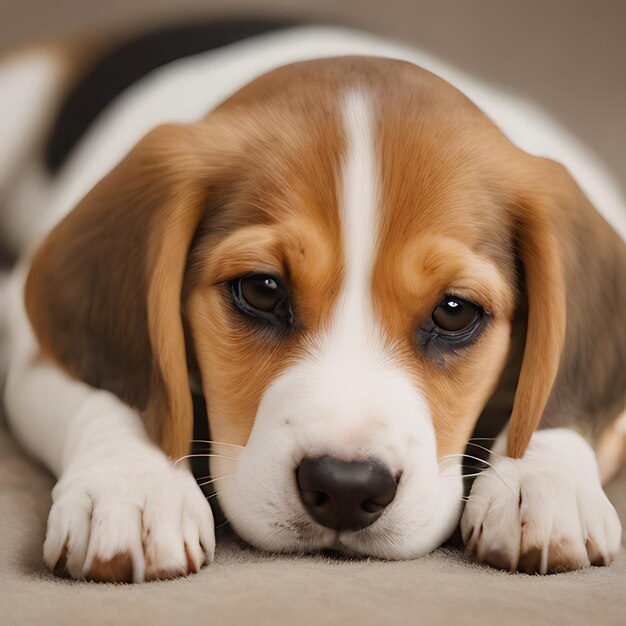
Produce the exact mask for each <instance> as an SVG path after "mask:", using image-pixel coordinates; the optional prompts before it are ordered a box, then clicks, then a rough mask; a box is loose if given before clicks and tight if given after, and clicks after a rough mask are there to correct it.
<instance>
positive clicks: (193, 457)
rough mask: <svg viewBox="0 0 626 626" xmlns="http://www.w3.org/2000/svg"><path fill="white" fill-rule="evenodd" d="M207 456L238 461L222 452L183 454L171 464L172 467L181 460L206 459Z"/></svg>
mask: <svg viewBox="0 0 626 626" xmlns="http://www.w3.org/2000/svg"><path fill="white" fill-rule="evenodd" d="M208 457H217V458H219V459H227V460H228V461H238V460H239V459H235V458H234V457H232V456H224V455H223V454H185V456H181V457H180V458H179V459H176V461H174V463H173V464H172V467H176V466H177V465H178V464H179V463H180V462H181V461H184V460H185V459H196V458H203V459H206V458H208Z"/></svg>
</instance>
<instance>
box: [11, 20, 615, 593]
mask: <svg viewBox="0 0 626 626" xmlns="http://www.w3.org/2000/svg"><path fill="white" fill-rule="evenodd" d="M237 24H238V23H237V22H236V21H235V22H229V23H228V25H225V23H221V24H217V25H216V24H212V25H210V26H207V27H206V28H212V29H213V30H212V31H211V32H213V36H214V37H215V36H217V35H219V36H220V37H222V39H220V42H219V45H213V44H212V43H211V41H212V40H211V37H208V36H207V34H206V32H204V35H203V36H202V37H200V38H199V41H200V42H201V43H200V44H198V46H199V47H195V48H194V46H196V43H197V41H198V37H195V38H194V36H192V35H193V33H194V32H196V31H194V30H193V28H199V27H193V28H191V30H185V29H184V28H181V29H179V30H178V31H176V32H178V34H179V35H181V33H182V35H181V36H180V37H178V39H176V38H175V37H174V38H173V39H172V38H171V34H172V32H173V31H169V34H168V31H162V32H161V33H160V34H159V33H153V34H151V35H150V37H153V38H156V41H161V42H162V45H157V46H155V45H152V48H150V47H149V46H147V48H149V49H150V50H152V52H151V54H152V55H153V56H154V55H155V54H156V52H155V50H157V51H160V52H159V53H162V52H163V51H167V54H166V57H168V58H165V59H163V58H159V59H156V60H155V59H154V58H152V57H151V56H150V54H148V55H147V61H146V63H147V65H145V64H144V66H142V67H143V69H142V70H141V72H140V74H141V75H140V76H131V77H130V78H129V76H128V75H127V70H129V68H133V67H136V66H137V64H136V63H135V64H133V63H132V62H130V61H129V59H128V58H126V57H125V55H130V56H132V55H135V56H136V57H138V56H141V54H144V53H145V49H146V46H144V47H143V48H142V45H140V44H141V42H143V43H144V44H145V42H146V41H147V40H150V41H152V43H153V44H154V41H155V39H150V37H148V38H147V39H146V38H144V39H142V38H141V37H139V38H136V39H132V40H129V41H126V42H124V43H120V42H117V43H116V44H115V45H113V44H112V43H111V44H107V45H104V44H102V42H100V44H99V46H94V47H95V48H97V53H96V52H94V51H93V49H92V48H89V47H87V48H81V47H80V46H77V45H75V44H72V45H70V44H64V43H60V44H59V43H55V44H50V45H47V46H43V47H38V48H32V49H30V50H22V51H17V52H15V53H13V54H12V55H9V56H8V57H7V58H5V60H4V63H3V65H2V69H1V70H0V90H2V93H4V94H5V95H4V96H3V97H2V98H0V101H1V102H3V103H4V104H3V105H2V106H3V111H4V109H6V111H4V112H3V114H2V116H1V118H0V125H1V126H2V130H3V136H4V137H5V138H6V141H5V145H4V147H3V148H0V150H2V151H3V155H4V156H3V159H4V161H3V162H5V163H6V164H7V166H6V167H3V172H2V175H3V178H2V179H1V180H2V188H1V190H2V199H3V220H4V224H3V229H4V233H3V234H4V239H5V244H6V245H10V246H12V247H13V249H14V250H16V251H18V252H20V253H21V255H22V256H21V260H20V262H19V263H18V264H17V265H16V267H15V269H14V270H13V272H12V276H11V279H10V281H9V286H8V288H7V293H6V298H7V302H8V308H7V311H8V314H7V323H8V329H9V332H8V337H9V346H8V351H9V352H8V354H9V361H8V376H7V382H6V389H5V395H4V402H5V408H6V413H7V416H8V420H9V424H10V427H11V429H12V431H13V433H14V434H15V436H16V437H17V439H18V440H19V442H20V443H21V444H22V445H23V446H24V448H25V449H26V450H27V451H28V452H29V453H31V454H32V455H33V457H35V458H36V459H38V460H40V461H41V462H43V463H44V464H45V465H46V466H47V467H48V468H50V470H51V471H52V472H53V473H54V474H55V476H56V477H57V479H58V482H57V484H56V486H55V487H54V490H53V494H52V496H53V504H52V509H51V511H50V515H49V519H48V526H47V533H46V539H45V543H44V547H43V550H44V557H45V562H46V563H47V565H48V566H49V567H50V568H51V569H52V570H54V571H56V572H59V573H63V574H68V575H69V576H71V577H73V578H77V579H87V580H93V581H134V582H142V581H148V580H154V579H162V578H171V577H175V576H181V575H186V574H189V573H191V572H197V571H198V570H199V569H200V568H201V567H202V566H204V565H205V564H207V563H210V562H211V561H212V560H213V557H214V549H215V534H214V522H213V516H212V511H211V508H210V506H209V504H208V503H207V500H206V498H205V496H204V495H203V493H202V491H201V490H200V489H199V488H198V485H197V482H196V481H195V480H194V477H193V475H192V473H191V471H190V469H189V466H188V457H189V456H190V449H191V444H192V440H193V439H194V432H193V406H192V392H194V393H197V394H201V395H202V397H203V398H204V402H205V404H206V410H207V415H208V421H209V427H210V433H211V439H210V440H206V441H204V442H201V443H203V444H204V445H205V447H204V448H203V450H204V452H206V454H207V456H208V458H209V460H210V476H211V478H210V482H212V484H213V485H214V487H215V492H216V494H217V499H218V500H219V504H220V507H221V509H222V510H223V512H224V514H225V516H226V518H227V519H228V520H229V522H230V524H231V525H232V527H233V528H234V530H235V531H236V533H237V534H238V535H239V536H240V537H241V538H242V539H244V540H245V541H247V542H248V543H250V544H252V545H253V546H255V547H257V548H260V549H263V550H269V551H276V552H297V553H302V552H309V551H318V550H324V549H333V550H338V551H340V552H344V553H347V554H352V555H365V556H370V557H378V558H383V559H412V558H416V557H419V556H420V555H423V554H426V553H428V552H430V551H432V550H433V549H435V548H437V547H438V546H440V545H441V544H442V543H443V542H445V541H446V540H447V539H448V538H449V536H450V535H451V534H452V533H453V531H454V530H455V528H456V527H457V525H458V524H459V523H460V529H461V533H462V538H463V541H464V543H465V545H466V550H467V552H468V553H469V554H470V555H472V556H473V557H474V558H475V559H476V560H478V561H480V562H483V563H487V564H490V565H492V566H494V567H497V568H501V569H505V570H509V571H511V572H515V571H519V572H527V573H542V574H545V573H551V572H560V571H567V570H575V569H579V568H584V567H588V566H590V565H607V564H609V563H610V562H611V560H612V559H613V558H614V556H615V554H616V553H617V551H618V550H619V546H620V542H621V525H620V521H619V519H618V516H617V514H616V512H615V510H614V508H613V507H612V505H611V504H610V502H609V500H608V499H607V497H606V495H605V493H604V491H603V489H602V483H603V482H605V481H606V480H608V479H609V478H610V476H612V475H613V474H614V473H615V471H617V469H618V468H619V467H620V466H621V464H622V463H623V461H624V441H625V437H624V433H625V430H624V424H625V421H626V418H625V417H624V378H625V376H626V374H625V369H624V368H625V365H624V364H625V362H626V337H625V328H624V323H623V321H624V314H625V312H626V281H624V276H626V246H625V245H624V243H623V239H622V237H623V233H624V213H623V211H624V204H623V199H622V198H621V196H620V194H619V191H618V190H617V187H616V185H615V183H613V181H612V180H611V179H610V177H609V175H608V174H607V173H606V171H605V170H604V168H603V167H602V166H601V165H599V164H598V163H597V161H596V160H595V158H594V157H593V156H592V155H590V153H589V152H588V151H587V150H586V149H585V148H584V147H582V146H581V145H580V144H579V143H578V142H577V141H576V140H575V139H573V138H572V137H571V136H570V135H568V134H567V133H566V132H565V131H563V130H561V129H560V128H559V127H558V126H557V125H555V124H554V123H553V122H552V121H550V120H549V119H548V118H546V116H545V115H544V114H542V113H541V112H540V111H538V110H537V109H535V108H534V107H533V106H532V105H530V104H527V103H525V102H524V101H521V100H520V99H518V98H515V97H512V96H507V95H505V94H502V93H500V92H499V91H497V90H494V89H493V88H490V87H488V86H485V85H482V84H480V83H478V82H476V81H474V80H473V79H471V78H469V77H467V76H465V75H464V74H462V73H460V72H458V71H456V70H454V69H452V68H448V67H446V66H445V65H443V64H442V63H440V62H438V61H437V60H435V59H432V58H430V57H429V56H428V55H426V54H424V53H422V52H419V51H417V50H414V49H410V48H406V47H402V46H400V45H397V44H394V43H392V42H389V41H385V40H383V39H380V38H377V37H374V36H372V35H368V34H364V33H359V32H354V31H350V30H346V29H342V28H336V27H329V26H298V25H282V26H281V25H267V24H265V25H262V26H261V27H257V26H251V25H250V23H248V24H247V26H246V27H244V26H242V23H239V26H240V27H241V29H240V34H239V35H237V34H233V33H235V32H236V31H237V28H234V26H237ZM227 26H228V27H227ZM246 29H247V30H246ZM237 32H239V31H237ZM216 33H217V35H216ZM224 33H230V34H229V35H228V37H227V38H226V40H225V39H224V37H223V35H224ZM196 34H197V33H196ZM167 36H170V39H167ZM159 37H165V38H164V39H161V40H159ZM176 42H178V43H180V44H181V46H182V48H180V49H179V48H177V45H178V43H176ZM181 42H182V43H181ZM190 42H191V43H190ZM193 42H196V43H193ZM87 49H89V52H86V51H85V52H83V53H80V50H87ZM142 50H143V52H141V51H142ZM140 52H141V54H140ZM157 56H158V55H157ZM172 57H179V58H172ZM131 60H132V59H131ZM144 60H145V59H144ZM79 61H80V62H79ZM79 69H80V71H79ZM132 71H134V70H132ZM107 72H108V73H107ZM131 73H132V72H131ZM131 79H132V80H131ZM107 81H109V82H107ZM116 81H117V82H116ZM107 85H108V86H107ZM94 101H95V102H94ZM55 111H56V112H57V114H56V118H54V117H53V114H54V112H55ZM566 168H567V169H566ZM598 210H599V211H602V213H603V215H604V217H603V216H602V215H601V214H600V213H598ZM620 235H621V236H620ZM481 415H482V417H481ZM489 416H491V417H494V416H495V418H497V419H496V420H495V423H496V424H497V428H498V429H499V434H498V432H496V434H497V439H496V441H495V442H494V444H493V446H491V445H490V444H488V442H486V441H483V440H482V439H478V438H472V434H473V433H474V434H475V428H476V425H477V422H478V421H479V417H481V422H482V420H483V419H487V417H489ZM481 441H482V443H481ZM483 448H484V449H489V448H491V452H490V455H489V459H488V461H485V463H484V464H482V463H480V462H478V463H477V465H475V466H474V468H477V469H476V471H475V473H476V474H477V476H475V480H474V482H473V484H472V485H471V491H470V493H469V497H468V498H464V479H465V477H466V476H467V475H468V474H470V473H471V472H472V470H471V468H469V466H468V461H469V462H471V460H472V458H473V457H480V456H481V455H480V452H481V450H483ZM468 470H469V471H468ZM207 482H209V481H207ZM466 499H467V502H466V503H465V500H466Z"/></svg>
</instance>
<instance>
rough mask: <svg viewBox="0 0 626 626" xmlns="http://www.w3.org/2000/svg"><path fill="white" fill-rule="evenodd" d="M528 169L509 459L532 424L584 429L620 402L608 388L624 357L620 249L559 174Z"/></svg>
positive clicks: (624, 257)
mask: <svg viewBox="0 0 626 626" xmlns="http://www.w3.org/2000/svg"><path fill="white" fill-rule="evenodd" d="M529 162H530V167H529V169H528V170H527V174H528V176H525V177H523V178H524V180H523V181H522V185H523V189H522V190H521V191H520V192H519V194H518V201H517V202H516V203H515V208H514V215H513V219H514V223H515V224H516V227H517V236H518V252H519V256H520V261H521V264H522V266H523V274H524V284H525V290H526V293H525V297H526V299H527V304H528V320H527V322H528V324H527V332H526V342H525V347H524V356H523V361H522V366H521V371H520V376H519V380H518V385H517V391H516V394H515V400H514V404H513V412H512V415H511V421H510V425H509V435H508V454H509V456H511V457H513V458H520V457H521V456H522V455H523V454H524V452H525V450H526V448H527V446H528V443H529V441H530V438H531V436H532V434H533V432H534V431H535V429H536V428H537V427H538V426H539V424H540V422H542V425H551V426H556V425H560V424H565V423H569V424H571V423H572V421H576V420H580V419H581V418H582V419H585V418H586V419H587V420H588V421H589V422H590V421H592V418H593V417H594V415H592V413H593V412H594V411H601V410H602V406H601V405H604V404H606V403H610V402H611V397H613V398H614V399H613V401H615V398H619V397H620V393H621V394H623V390H622V392H620V391H619V390H617V391H616V390H613V391H612V390H611V385H613V386H615V385H614V383H615V379H616V378H617V379H619V378H620V376H623V373H622V374H621V375H620V367H623V365H622V366H620V362H621V363H622V364H623V362H624V358H625V357H626V342H625V336H624V324H623V319H620V311H621V312H623V311H624V310H626V281H624V276H625V275H626V247H625V246H624V243H623V242H622V240H621V239H620V237H619V236H618V235H617V234H616V233H615V232H614V231H613V229H612V228H611V227H610V226H609V225H608V224H607V223H606V222H605V221H604V219H603V218H602V217H601V216H600V214H599V213H598V212H597V211H596V210H595V208H594V207H593V206H592V205H591V203H590V202H589V200H588V199H587V198H586V197H585V195H584V194H583V193H582V191H581V190H580V188H579V187H578V186H577V185H576V183H575V182H574V180H573V179H572V178H571V176H570V175H569V173H568V172H567V171H566V170H565V168H563V167H562V166H561V165H559V164H557V163H555V162H553V161H550V160H548V159H539V158H536V157H531V159H530V161H529ZM620 275H621V278H620ZM622 315H623V313H622ZM620 344H621V345H620ZM611 381H613V382H611ZM604 408H608V407H604Z"/></svg>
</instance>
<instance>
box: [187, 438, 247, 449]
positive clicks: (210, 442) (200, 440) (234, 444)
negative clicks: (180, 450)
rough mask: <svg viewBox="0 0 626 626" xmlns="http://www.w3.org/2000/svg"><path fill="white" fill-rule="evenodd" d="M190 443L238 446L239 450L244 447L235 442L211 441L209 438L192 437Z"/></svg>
mask: <svg viewBox="0 0 626 626" xmlns="http://www.w3.org/2000/svg"><path fill="white" fill-rule="evenodd" d="M191 443H208V444H216V445H218V446H230V447H231V448H240V449H241V450H243V449H244V448H245V446H240V445H239V444H237V443H226V442H225V441H212V440H211V439H192V440H191Z"/></svg>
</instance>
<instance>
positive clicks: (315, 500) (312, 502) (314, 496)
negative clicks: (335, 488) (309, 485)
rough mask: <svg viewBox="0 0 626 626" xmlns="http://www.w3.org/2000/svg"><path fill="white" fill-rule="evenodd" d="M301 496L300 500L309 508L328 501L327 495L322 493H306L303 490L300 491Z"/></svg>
mask: <svg viewBox="0 0 626 626" xmlns="http://www.w3.org/2000/svg"><path fill="white" fill-rule="evenodd" d="M300 493H301V494H302V500H304V502H305V503H306V504H308V505H309V506H321V505H322V504H324V502H326V501H327V500H328V494H325V493H324V492H323V491H307V490H305V489H302V490H300Z"/></svg>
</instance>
